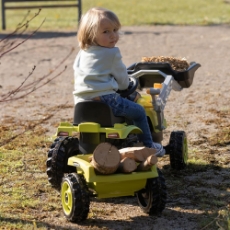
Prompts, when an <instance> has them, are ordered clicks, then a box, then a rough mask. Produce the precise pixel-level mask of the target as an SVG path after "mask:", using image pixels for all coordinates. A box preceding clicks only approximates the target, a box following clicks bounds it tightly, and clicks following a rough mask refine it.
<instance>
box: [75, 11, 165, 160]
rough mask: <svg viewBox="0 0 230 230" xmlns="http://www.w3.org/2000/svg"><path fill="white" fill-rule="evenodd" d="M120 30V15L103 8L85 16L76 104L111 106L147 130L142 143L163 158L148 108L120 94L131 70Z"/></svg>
mask: <svg viewBox="0 0 230 230" xmlns="http://www.w3.org/2000/svg"><path fill="white" fill-rule="evenodd" d="M120 27H121V24H120V21H119V19H118V18H117V16H116V15H115V14H114V13H113V12H111V11H109V10H106V9H103V8H98V7H95V8H92V9H90V10H89V11H88V12H87V13H86V14H85V15H84V16H83V17H82V19H81V23H80V27H79V30H78V35H77V38H78V43H79V46H80V51H79V53H78V55H77V57H76V59H75V62H74V65H73V68H74V78H75V79H74V80H75V90H74V92H73V94H74V100H75V104H76V103H78V102H80V101H84V100H97V101H102V102H104V103H106V104H108V105H109V106H110V107H111V109H112V111H113V113H114V115H115V116H124V117H126V118H128V119H129V120H132V121H133V123H134V125H136V126H137V127H139V128H140V129H141V130H142V131H143V134H141V135H140V141H142V142H143V144H144V145H145V146H146V147H149V148H154V149H157V153H156V156H163V155H164V154H165V150H164V149H163V147H162V145H161V144H159V143H155V142H153V140H152V136H151V132H150V129H149V125H148V122H147V117H146V115H145V111H144V109H143V108H142V107H141V106H140V105H138V104H136V103H135V102H132V101H130V100H128V99H126V98H122V97H121V96H120V95H119V94H118V93H116V91H117V90H118V89H119V90H125V89H127V88H128V85H129V77H128V74H127V69H126V67H125V65H124V64H123V62H122V57H121V54H120V50H119V48H117V47H115V45H116V43H117V42H118V40H119V29H120Z"/></svg>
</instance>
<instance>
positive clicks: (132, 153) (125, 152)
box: [119, 146, 156, 162]
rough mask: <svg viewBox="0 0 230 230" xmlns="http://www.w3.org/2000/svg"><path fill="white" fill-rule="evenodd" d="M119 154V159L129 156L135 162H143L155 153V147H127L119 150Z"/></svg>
mask: <svg viewBox="0 0 230 230" xmlns="http://www.w3.org/2000/svg"><path fill="white" fill-rule="evenodd" d="M119 152H120V154H121V159H124V158H125V157H128V158H131V159H133V160H135V161H136V162H143V161H145V160H146V159H147V158H148V157H149V156H151V155H155V153H156V149H152V148H147V147H144V146H142V147H127V148H123V149H120V150H119Z"/></svg>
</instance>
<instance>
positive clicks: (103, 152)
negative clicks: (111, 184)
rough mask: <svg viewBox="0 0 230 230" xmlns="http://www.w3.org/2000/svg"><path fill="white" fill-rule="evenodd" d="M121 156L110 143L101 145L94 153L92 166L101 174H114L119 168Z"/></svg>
mask: <svg viewBox="0 0 230 230" xmlns="http://www.w3.org/2000/svg"><path fill="white" fill-rule="evenodd" d="M120 160H121V156H120V153H119V151H118V150H117V148H116V147H115V146H113V145H111V144H110V143H107V142H103V143H100V144H99V145H98V146H97V147H96V149H95V150H94V152H93V157H92V161H91V164H92V165H93V167H94V168H95V169H96V171H97V172H99V173H101V174H112V173H114V172H115V171H116V170H117V168H118V167H119V164H120Z"/></svg>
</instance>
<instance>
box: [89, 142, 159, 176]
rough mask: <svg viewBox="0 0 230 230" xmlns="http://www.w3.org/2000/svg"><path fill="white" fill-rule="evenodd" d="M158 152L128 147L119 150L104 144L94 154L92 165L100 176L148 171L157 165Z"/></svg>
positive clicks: (144, 148)
mask: <svg viewBox="0 0 230 230" xmlns="http://www.w3.org/2000/svg"><path fill="white" fill-rule="evenodd" d="M155 153H156V150H155V149H151V148H146V147H128V148H123V149H120V150H118V149H117V148H116V147H115V146H113V145H111V144H110V143H107V142H104V143H101V144H99V145H98V146H97V148H96V149H95V150H94V152H93V156H92V159H91V164H92V165H93V167H94V168H95V171H96V172H97V173H100V174H113V173H131V172H134V171H136V172H140V171H148V170H149V169H151V167H152V166H153V165H155V164H156V163H157V157H156V156H155Z"/></svg>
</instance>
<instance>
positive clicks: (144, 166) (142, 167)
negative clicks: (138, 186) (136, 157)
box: [137, 155, 157, 172]
mask: <svg viewBox="0 0 230 230" xmlns="http://www.w3.org/2000/svg"><path fill="white" fill-rule="evenodd" d="M156 163H157V157H156V156H155V155H151V156H149V157H147V159H146V160H145V161H143V162H141V163H140V164H139V165H138V166H137V171H138V172H140V171H148V170H149V169H151V167H152V166H153V165H155V164H156Z"/></svg>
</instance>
